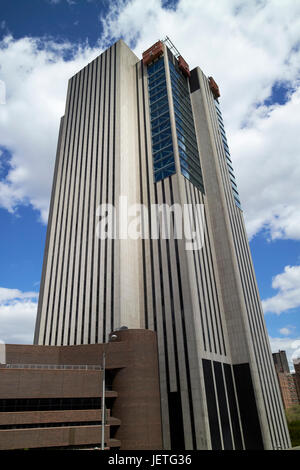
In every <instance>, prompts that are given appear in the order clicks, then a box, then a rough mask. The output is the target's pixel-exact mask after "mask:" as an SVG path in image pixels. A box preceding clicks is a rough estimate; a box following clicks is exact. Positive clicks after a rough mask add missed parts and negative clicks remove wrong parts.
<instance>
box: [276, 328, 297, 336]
mask: <svg viewBox="0 0 300 470" xmlns="http://www.w3.org/2000/svg"><path fill="white" fill-rule="evenodd" d="M295 328H296V327H295V326H284V327H283V328H280V330H279V333H280V334H281V335H283V336H288V335H290V334H291V333H293V331H294V330H295Z"/></svg>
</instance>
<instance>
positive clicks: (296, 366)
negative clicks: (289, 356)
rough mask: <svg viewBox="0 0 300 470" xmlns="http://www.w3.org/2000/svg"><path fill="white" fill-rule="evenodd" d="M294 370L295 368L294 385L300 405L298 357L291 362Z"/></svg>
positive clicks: (299, 366)
mask: <svg viewBox="0 0 300 470" xmlns="http://www.w3.org/2000/svg"><path fill="white" fill-rule="evenodd" d="M293 363H294V368H295V383H296V390H297V394H298V400H299V404H300V357H298V358H297V359H294V360H293Z"/></svg>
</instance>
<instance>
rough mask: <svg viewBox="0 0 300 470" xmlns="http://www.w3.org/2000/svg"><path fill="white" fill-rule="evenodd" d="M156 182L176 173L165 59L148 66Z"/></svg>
mask: <svg viewBox="0 0 300 470" xmlns="http://www.w3.org/2000/svg"><path fill="white" fill-rule="evenodd" d="M147 70H148V91H149V101H150V119H151V134H152V154H153V171H154V181H155V182H157V181H160V180H162V179H164V178H167V177H168V176H171V175H173V174H174V173H175V172H176V169H175V161H174V152H173V142H172V134H171V124H170V114H169V102H168V96H167V85H166V75H165V67H164V59H163V57H162V58H160V59H159V60H157V61H156V62H153V63H152V64H150V65H149V66H148V69H147Z"/></svg>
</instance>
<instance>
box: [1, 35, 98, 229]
mask: <svg viewBox="0 0 300 470" xmlns="http://www.w3.org/2000/svg"><path fill="white" fill-rule="evenodd" d="M97 53H98V49H97V50H96V49H95V50H92V49H91V48H89V47H88V46H87V45H86V46H85V47H76V46H73V45H71V44H69V43H55V42H54V41H52V40H45V39H44V40H38V39H33V38H23V39H18V40H14V39H13V38H12V37H11V36H8V37H6V38H5V39H4V40H3V41H2V42H1V43H0V63H1V68H0V78H1V79H2V80H3V81H4V82H5V84H6V104H5V105H4V106H1V107H0V146H2V147H4V148H6V149H8V150H9V152H10V153H11V155H12V158H11V161H10V170H9V172H8V175H7V176H6V178H5V179H4V180H2V181H0V206H2V207H4V208H6V209H7V210H8V211H10V212H13V211H15V209H16V207H17V206H18V205H20V204H31V205H32V206H33V207H34V208H35V209H37V210H38V211H39V212H40V214H41V219H42V220H43V221H44V222H46V221H47V216H48V206H49V197H50V190H51V185H52V178H51V175H52V174H53V169H54V160H55V149H56V143H57V137H58V127H59V120H60V117H61V116H62V115H63V114H64V106H65V104H64V103H65V98H66V90H67V84H68V79H69V78H70V77H71V76H72V75H74V74H75V73H76V72H77V71H78V70H80V69H81V68H82V67H84V66H85V65H86V63H88V62H89V61H90V60H91V59H92V58H94V57H95V56H96V55H97ZM66 56H68V57H70V59H69V60H66Z"/></svg>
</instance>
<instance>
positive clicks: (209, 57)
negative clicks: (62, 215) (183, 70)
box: [0, 0, 300, 369]
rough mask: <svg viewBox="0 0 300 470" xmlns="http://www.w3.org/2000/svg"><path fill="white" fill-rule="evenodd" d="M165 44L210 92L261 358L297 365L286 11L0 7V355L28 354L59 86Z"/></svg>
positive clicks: (294, 15) (292, 29) (295, 64)
mask: <svg viewBox="0 0 300 470" xmlns="http://www.w3.org/2000/svg"><path fill="white" fill-rule="evenodd" d="M165 36H169V37H170V38H171V40H172V42H173V43H174V44H175V45H176V47H177V49H178V50H179V51H180V52H181V54H182V55H183V57H184V58H185V60H186V61H187V62H188V63H189V65H190V68H194V67H195V66H200V67H201V69H202V70H203V71H204V73H205V74H206V75H212V76H213V77H214V79H215V80H216V82H217V83H218V85H219V88H220V92H221V98H220V105H221V109H222V113H223V118H224V123H225V127H226V133H227V138H228V143H229V147H230V150H231V155H232V160H233V166H234V168H235V173H236V180H237V184H238V188H239V194H240V198H241V201H242V206H243V210H244V216H245V222H246V228H247V233H248V238H249V242H250V248H251V252H252V257H253V263H254V267H255V272H256V276H257V282H258V288H259V292H260V296H261V299H262V303H263V309H264V314H265V321H266V325H267V330H268V334H269V337H270V344H271V349H272V351H273V352H276V351H278V350H279V349H281V350H285V351H286V352H287V356H288V360H289V363H290V367H291V369H292V368H293V366H292V360H293V358H297V357H300V184H299V183H300V107H299V105H300V2H299V1H298V0H251V1H249V0H222V1H220V0H178V1H174V0H165V1H159V0H147V2H145V1H144V0H131V1H128V0H107V1H97V0H0V342H4V343H28V344H30V343H32V341H33V333H34V324H35V317H36V310H37V301H38V293H39V286H40V277H41V270H42V262H43V252H44V244H45V236H46V229H47V218H48V209H49V199H50V192H51V185H52V176H53V169H54V161H55V152H56V145H57V137H58V126H59V120H60V117H61V116H62V115H63V114H64V106H65V98H66V89H67V82H68V79H69V78H70V77H71V76H72V75H74V74H75V73H76V72H78V71H79V70H80V69H81V68H82V67H84V66H85V65H86V64H87V63H88V62H90V61H91V60H93V59H94V58H95V57H97V56H98V55H99V54H100V53H101V52H102V51H103V50H105V49H106V48H107V47H109V46H110V45H111V44H113V43H114V42H115V41H117V40H118V39H120V38H122V39H123V40H124V41H125V42H126V43H127V44H128V45H129V46H130V47H131V48H132V49H133V50H134V52H135V53H136V54H137V56H138V57H141V54H142V52H143V50H145V49H147V48H148V47H150V46H151V45H152V44H153V43H154V42H156V41H157V40H158V39H163V38H164V37H165Z"/></svg>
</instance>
